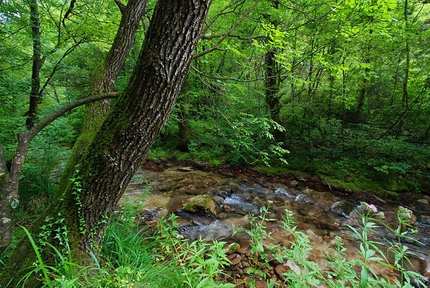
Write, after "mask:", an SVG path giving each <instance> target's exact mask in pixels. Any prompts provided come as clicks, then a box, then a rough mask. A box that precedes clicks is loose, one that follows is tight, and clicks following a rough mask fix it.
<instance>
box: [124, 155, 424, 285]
mask: <svg viewBox="0 0 430 288" xmlns="http://www.w3.org/2000/svg"><path fill="white" fill-rule="evenodd" d="M143 193H147V194H146V195H145V196H144V197H143V199H144V201H142V194H143ZM196 195H208V196H210V198H211V199H213V200H214V202H215V203H216V205H217V208H214V209H216V211H212V210H210V209H206V208H204V209H201V211H199V209H197V210H192V211H189V210H188V211H187V209H184V208H185V206H186V203H188V202H189V201H190V198H192V197H195V196H196ZM205 197H206V196H205ZM129 199H135V200H137V203H139V204H138V205H139V207H138V209H139V211H141V215H142V219H144V220H145V221H147V222H148V223H150V222H151V221H156V219H157V218H158V217H164V216H166V215H168V214H169V213H175V214H176V215H178V216H179V218H178V220H179V222H180V232H181V233H182V234H183V235H184V237H187V238H189V239H190V240H193V239H197V238H199V237H201V238H203V239H206V240H211V239H218V240H224V241H227V242H228V243H237V244H239V245H237V249H235V250H234V251H231V252H230V254H229V255H228V257H229V259H230V261H231V265H230V266H229V267H227V269H226V273H227V275H228V278H229V281H234V282H235V283H237V284H238V287H248V286H247V284H246V283H249V279H250V277H252V275H248V274H247V270H248V268H249V267H250V266H255V265H260V266H261V267H259V268H260V269H261V270H262V271H263V272H264V273H265V274H266V279H272V280H273V281H276V282H278V283H283V280H284V276H283V273H284V272H285V271H287V270H289V269H299V268H298V267H296V266H295V265H294V264H293V263H289V261H284V262H282V263H281V262H279V261H276V260H275V259H270V260H271V261H270V262H269V263H270V265H269V267H266V265H265V264H264V263H261V262H260V263H256V262H255V258H253V255H251V253H250V240H251V239H250V237H249V236H248V235H247V234H245V233H243V232H242V233H236V234H235V235H234V236H233V230H234V228H233V227H236V228H238V227H243V228H249V225H250V219H251V218H252V217H253V216H256V215H258V214H259V213H260V208H261V207H262V206H266V207H269V212H268V215H267V216H268V217H269V218H274V219H276V221H272V222H267V223H266V231H267V232H268V233H271V235H272V239H267V240H266V241H268V243H269V244H279V245H282V246H285V247H289V246H290V245H291V241H292V239H291V235H290V233H288V232H287V231H285V229H284V228H283V227H282V223H281V219H282V218H283V217H284V216H285V211H286V210H288V211H292V212H293V213H294V220H295V221H296V222H297V229H298V230H300V231H302V232H303V233H305V234H306V235H307V236H308V237H309V239H310V241H311V244H312V246H313V247H314V249H313V250H312V251H311V253H310V255H309V256H308V259H309V260H312V261H314V262H316V263H318V265H319V266H320V267H321V271H325V269H328V268H329V266H328V264H327V261H326V252H327V251H329V250H330V248H332V247H333V246H334V242H335V241H334V239H335V237H336V236H338V237H341V238H342V239H343V242H344V246H345V248H347V253H346V255H347V258H348V259H354V258H357V257H360V255H359V253H358V250H357V248H358V241H357V240H356V238H354V237H353V233H352V231H351V229H350V228H348V225H350V226H354V227H357V224H358V222H357V221H359V220H360V217H357V216H358V215H357V212H356V209H357V208H359V207H360V206H361V204H360V203H361V202H366V203H369V205H374V206H375V207H376V208H377V209H378V213H379V212H383V214H384V221H385V223H386V224H388V225H389V226H390V227H393V228H395V227H396V225H397V220H396V219H397V218H396V215H397V209H398V206H399V205H401V206H403V207H405V208H407V209H410V210H411V211H412V212H413V219H412V222H413V223H412V224H413V229H415V230H416V231H417V233H415V234H413V237H414V238H415V239H416V240H418V241H420V243H421V244H416V243H415V242H414V241H409V243H405V245H407V246H408V248H409V249H410V250H411V251H413V252H414V253H415V254H416V256H413V257H411V259H412V267H410V268H411V269H413V270H415V271H417V272H419V273H421V274H422V275H424V276H425V277H426V278H427V279H428V277H429V276H430V209H429V208H430V197H428V196H423V195H416V194H405V195H402V196H401V197H398V198H396V199H389V198H387V199H386V198H382V197H377V196H373V195H370V194H365V193H349V192H348V191H343V190H338V189H335V188H333V187H331V186H330V185H329V184H328V183H322V182H320V181H317V180H316V179H304V178H300V177H296V176H282V175H280V176H273V175H272V176H268V175H265V174H263V173H260V172H259V171H257V170H254V169H246V170H244V169H232V168H231V167H221V168H216V169H214V168H211V167H208V166H206V165H205V164H201V163H167V162H161V161H160V162H154V161H146V162H145V164H144V165H143V166H142V168H141V169H139V171H138V172H137V173H136V175H135V177H134V178H133V180H132V181H131V183H130V184H129V186H128V188H127V191H126V193H125V194H124V197H123V198H122V201H121V203H124V201H127V200H129ZM205 209H206V210H205ZM379 234H380V235H374V236H372V237H374V240H378V241H379V240H383V239H382V238H385V239H388V240H389V241H391V240H392V241H395V240H396V239H395V238H394V235H392V233H390V232H389V231H388V230H387V229H381V230H380V233H379ZM375 269H376V271H377V273H378V275H380V276H381V277H386V278H388V279H393V278H395V277H398V275H397V273H396V272H394V271H392V270H391V269H389V268H387V267H382V266H381V267H376V268H375ZM265 283H266V282H265V281H263V279H256V280H255V284H256V286H257V287H267V284H265Z"/></svg>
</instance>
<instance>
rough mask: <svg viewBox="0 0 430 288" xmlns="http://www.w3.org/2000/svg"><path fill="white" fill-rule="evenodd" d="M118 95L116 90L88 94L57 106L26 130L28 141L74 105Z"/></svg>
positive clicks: (74, 106) (77, 105)
mask: <svg viewBox="0 0 430 288" xmlns="http://www.w3.org/2000/svg"><path fill="white" fill-rule="evenodd" d="M118 96H119V93H116V92H115V93H107V94H102V95H94V96H89V97H86V98H84V99H80V100H77V101H75V102H72V103H69V104H67V105H65V106H63V107H61V108H59V109H58V110H56V111H54V112H53V113H52V114H51V115H49V116H47V117H46V118H44V119H43V120H42V121H40V122H39V123H37V125H35V126H34V127H33V128H31V129H30V130H29V131H28V132H26V134H27V135H28V141H31V139H33V138H34V136H36V135H37V133H39V132H40V131H41V130H42V129H43V128H45V127H46V126H48V125H49V124H51V123H52V122H53V121H54V120H56V119H57V118H59V117H61V116H63V115H64V114H66V112H68V111H70V110H72V109H74V108H76V107H79V106H82V105H85V104H88V103H92V102H96V101H100V100H104V99H112V98H117V97H118Z"/></svg>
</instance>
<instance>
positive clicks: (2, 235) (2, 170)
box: [0, 143, 12, 253]
mask: <svg viewBox="0 0 430 288" xmlns="http://www.w3.org/2000/svg"><path fill="white" fill-rule="evenodd" d="M8 184H9V171H8V170H7V165H6V159H5V156H4V150H3V145H1V143H0V191H1V193H0V253H1V252H2V251H3V249H4V248H6V247H7V246H8V245H9V243H10V241H11V240H12V207H11V205H10V204H11V203H10V199H8V196H9V195H10V191H9V189H10V186H9V185H8ZM3 192H4V193H3Z"/></svg>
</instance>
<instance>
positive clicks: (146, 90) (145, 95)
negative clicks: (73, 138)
mask: <svg viewBox="0 0 430 288" xmlns="http://www.w3.org/2000/svg"><path fill="white" fill-rule="evenodd" d="M210 2H211V1H210V0H159V1H158V2H157V5H156V8H155V10H154V14H153V16H152V19H151V23H150V26H149V29H148V32H147V35H146V38H145V41H144V44H143V47H142V51H141V53H140V55H139V59H138V62H137V66H136V68H135V70H134V71H133V74H132V76H131V78H130V80H129V83H128V85H127V88H126V89H125V91H124V92H123V93H122V94H121V96H120V98H119V99H118V100H117V101H116V103H115V105H114V107H113V108H112V109H111V111H110V112H109V114H108V116H107V118H106V120H105V121H104V123H103V125H102V127H101V129H100V130H99V131H98V132H97V134H96V136H95V138H94V141H93V142H92V143H91V145H90V146H89V147H88V148H87V149H86V151H85V153H84V155H83V157H82V159H81V161H80V162H79V171H76V176H75V178H74V181H72V183H70V185H69V186H67V189H66V190H65V191H64V192H63V193H62V197H60V198H59V199H58V200H57V201H56V203H53V204H52V207H51V209H49V210H48V212H47V214H49V215H51V216H52V217H55V218H54V219H59V217H61V218H63V219H64V224H61V225H65V227H67V231H68V240H69V245H70V249H71V253H72V255H73V259H75V261H85V260H88V259H89V258H90V256H89V253H90V252H94V253H95V254H97V252H98V250H99V247H100V245H101V242H102V238H103V234H104V231H105V228H106V225H107V222H108V219H109V217H110V216H111V214H112V213H113V211H114V209H115V207H116V205H117V203H118V201H119V199H120V198H121V196H122V194H123V192H124V190H125V188H126V186H127V184H128V182H129V181H130V179H131V177H132V176H133V175H134V173H135V172H136V170H137V169H138V167H139V165H140V163H141V161H142V160H143V158H144V156H145V155H146V154H147V152H148V150H149V148H150V147H151V145H152V144H153V143H154V141H155V139H156V137H157V136H158V134H159V133H160V131H161V128H162V127H163V125H164V124H165V122H166V121H167V119H168V117H169V115H170V112H171V110H172V106H173V104H174V102H175V101H176V99H177V96H178V94H179V92H180V89H181V86H182V83H183V81H184V79H185V78H186V76H187V74H188V71H189V68H190V62H191V59H192V57H193V53H194V50H195V47H196V44H197V41H198V38H199V35H200V31H201V28H202V25H203V22H204V20H205V18H206V15H207V11H208V10H209V6H210ZM40 229H41V228H40V224H39V225H38V223H35V225H33V226H32V228H31V231H32V233H33V235H38V232H40ZM53 237H54V235H52V238H53ZM28 247H30V243H29V241H28V240H26V239H22V240H21V241H20V243H18V245H17V246H16V247H15V249H14V252H13V255H12V256H11V258H10V263H8V266H7V269H8V271H7V272H8V274H5V276H6V277H5V276H3V277H2V280H1V281H2V283H1V284H6V283H7V282H8V281H9V279H10V276H12V275H14V277H13V279H12V282H11V284H12V285H13V284H16V283H17V281H19V279H20V277H21V276H20V275H22V273H23V269H24V268H25V267H29V266H30V265H31V263H33V262H34V257H33V254H32V253H29V248H28ZM7 276H9V277H7ZM33 280H35V281H36V282H34V283H31V284H32V286H28V287H36V286H38V285H39V286H40V283H37V279H33ZM37 284H38V285H37ZM2 287H6V285H3V286H2Z"/></svg>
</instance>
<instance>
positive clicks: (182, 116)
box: [176, 82, 191, 152]
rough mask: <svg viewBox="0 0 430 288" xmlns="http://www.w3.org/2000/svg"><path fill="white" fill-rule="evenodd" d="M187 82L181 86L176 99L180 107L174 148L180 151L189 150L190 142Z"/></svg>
mask: <svg viewBox="0 0 430 288" xmlns="http://www.w3.org/2000/svg"><path fill="white" fill-rule="evenodd" d="M188 91H189V84H188V82H185V83H184V85H183V86H182V90H181V96H180V97H179V99H178V104H179V107H180V111H179V120H178V129H179V131H178V144H177V145H176V149H178V150H179V151H182V152H190V149H189V148H188V145H189V144H190V131H191V127H190V125H189V120H190V108H189V107H190V95H189V94H188Z"/></svg>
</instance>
